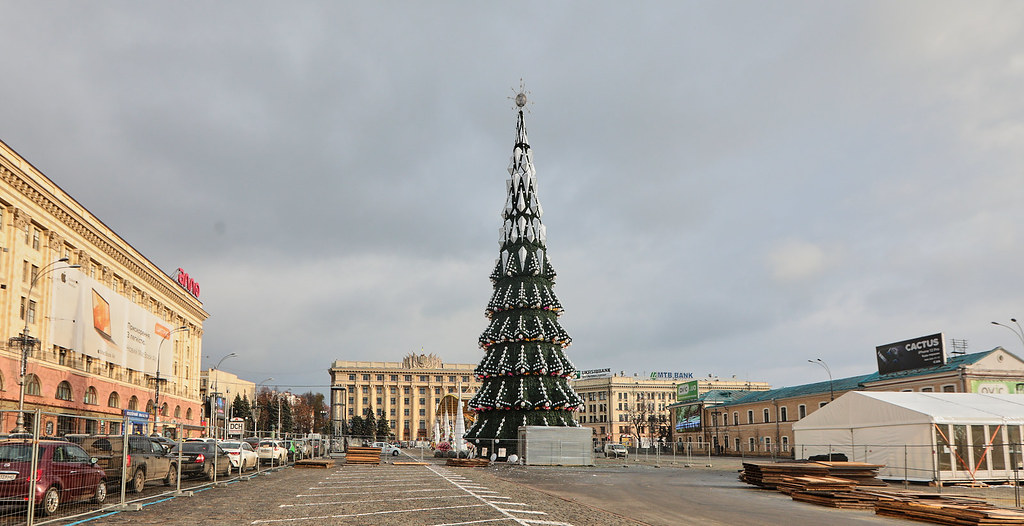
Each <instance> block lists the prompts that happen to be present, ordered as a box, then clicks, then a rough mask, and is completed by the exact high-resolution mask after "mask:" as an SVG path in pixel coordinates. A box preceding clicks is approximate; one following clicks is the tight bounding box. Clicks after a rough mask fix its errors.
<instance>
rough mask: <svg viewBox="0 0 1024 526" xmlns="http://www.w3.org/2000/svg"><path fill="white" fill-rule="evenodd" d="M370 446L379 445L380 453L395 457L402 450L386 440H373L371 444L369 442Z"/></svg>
mask: <svg viewBox="0 0 1024 526" xmlns="http://www.w3.org/2000/svg"><path fill="white" fill-rule="evenodd" d="M370 447H379V448H380V454H381V455H382V456H383V455H391V456H393V457H397V456H398V454H399V453H401V452H402V450H400V449H398V446H396V445H394V444H388V443H387V442H374V443H373V444H370Z"/></svg>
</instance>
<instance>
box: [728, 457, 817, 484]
mask: <svg viewBox="0 0 1024 526" xmlns="http://www.w3.org/2000/svg"><path fill="white" fill-rule="evenodd" d="M801 476H805V477H825V476H828V467H827V466H823V465H821V464H819V463H817V462H744V463H743V472H742V473H740V480H742V481H743V482H746V483H747V484H753V485H755V486H760V487H762V488H769V489H775V487H776V486H778V485H779V484H780V483H782V482H784V477H801Z"/></svg>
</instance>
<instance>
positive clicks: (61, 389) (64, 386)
mask: <svg viewBox="0 0 1024 526" xmlns="http://www.w3.org/2000/svg"><path fill="white" fill-rule="evenodd" d="M57 400H67V401H69V402H70V401H71V384H69V383H68V382H67V381H66V380H65V381H63V382H61V383H59V384H57Z"/></svg>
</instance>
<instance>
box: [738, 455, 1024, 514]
mask: <svg viewBox="0 0 1024 526" xmlns="http://www.w3.org/2000/svg"><path fill="white" fill-rule="evenodd" d="M881 467H882V466H879V465H875V464H864V463H860V462H778V463H758V462H749V463H748V462H744V463H743V471H742V472H741V473H740V480H742V481H744V482H746V483H748V484H753V485H756V486H760V487H762V488H770V489H776V490H778V491H781V492H783V493H786V494H787V495H790V496H791V497H792V498H793V500H796V501H801V502H810V503H812V504H818V505H821V506H829V507H833V508H845V509H874V510H875V513H876V514H878V515H884V516H887V517H899V518H904V519H911V520H916V521H922V522H931V523H935V524H948V525H957V526H960V525H975V524H977V525H991V526H995V525H1020V526H1024V512H1022V511H1018V510H1015V509H1007V508H999V507H996V506H992V505H990V504H988V503H986V502H985V501H984V500H980V499H971V498H967V497H957V496H947V495H937V494H934V493H920V492H909V491H893V490H888V489H879V488H878V487H877V486H886V484H885V482H883V481H881V480H879V479H878V470H879V469H880V468H881Z"/></svg>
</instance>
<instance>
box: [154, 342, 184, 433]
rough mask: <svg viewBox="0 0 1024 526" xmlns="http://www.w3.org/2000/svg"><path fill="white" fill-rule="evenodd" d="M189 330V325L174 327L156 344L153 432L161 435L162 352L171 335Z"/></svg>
mask: <svg viewBox="0 0 1024 526" xmlns="http://www.w3.org/2000/svg"><path fill="white" fill-rule="evenodd" d="M181 331H186V332H187V331H188V326H186V325H182V326H181V327H178V328H176V329H172V330H171V332H168V333H167V336H166V337H164V338H160V343H159V344H157V346H156V396H155V397H153V399H154V405H155V410H154V411H153V434H154V435H159V433H158V432H157V428H158V427H160V357H161V355H160V353H161V351H163V348H164V342H165V341H167V340H169V339H171V335H172V334H174V333H176V332H181Z"/></svg>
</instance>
